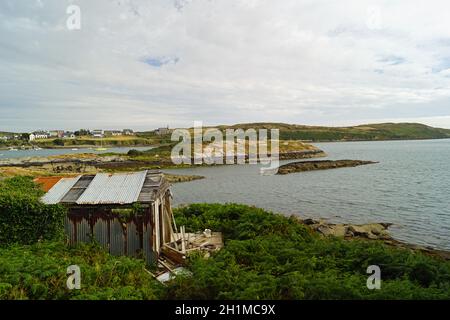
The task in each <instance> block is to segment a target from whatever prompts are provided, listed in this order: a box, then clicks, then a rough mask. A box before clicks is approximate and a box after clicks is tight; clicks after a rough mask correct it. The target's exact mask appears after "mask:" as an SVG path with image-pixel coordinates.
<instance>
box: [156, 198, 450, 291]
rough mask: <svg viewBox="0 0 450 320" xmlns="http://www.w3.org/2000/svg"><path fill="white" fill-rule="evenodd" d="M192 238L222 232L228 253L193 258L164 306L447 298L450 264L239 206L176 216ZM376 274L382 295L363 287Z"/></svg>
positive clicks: (201, 207) (200, 207)
mask: <svg viewBox="0 0 450 320" xmlns="http://www.w3.org/2000/svg"><path fill="white" fill-rule="evenodd" d="M175 215H176V220H177V225H186V229H187V230H190V231H197V230H203V229H205V228H210V229H212V230H215V231H221V232H223V235H224V240H225V247H224V248H223V249H222V250H220V251H219V252H217V253H216V254H214V255H213V256H212V257H211V258H209V259H208V260H205V259H203V258H201V257H192V258H191V259H190V262H189V263H190V269H191V271H192V272H193V276H192V277H178V278H177V279H175V280H174V281H173V282H172V283H171V284H170V285H169V287H168V289H167V291H166V295H165V296H164V297H165V298H169V299H450V262H448V261H447V262H446V261H443V260H440V259H435V258H432V257H429V256H425V255H423V254H421V253H414V252H410V251H407V250H403V249H397V248H392V247H388V246H386V245H385V244H383V243H381V242H376V241H362V240H361V241H358V240H352V241H346V240H341V239H336V238H322V237H319V236H318V235H317V234H315V233H311V231H310V230H309V229H308V227H306V226H304V225H301V224H299V223H298V222H297V221H295V219H293V218H287V217H284V216H281V215H275V214H272V213H270V212H267V211H264V210H262V209H258V208H253V207H248V206H244V205H235V204H227V205H218V204H195V205H191V206H188V207H185V208H181V209H176V210H175ZM369 265H378V266H380V268H381V270H382V271H381V272H382V274H381V277H382V288H381V290H369V289H368V288H367V286H366V281H367V277H368V276H369V275H368V274H367V273H366V270H367V267H368V266H369Z"/></svg>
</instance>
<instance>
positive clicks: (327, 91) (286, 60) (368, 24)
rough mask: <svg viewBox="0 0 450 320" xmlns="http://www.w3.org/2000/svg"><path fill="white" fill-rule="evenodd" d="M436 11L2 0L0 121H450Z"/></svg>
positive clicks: (427, 5) (447, 69) (383, 4)
mask: <svg viewBox="0 0 450 320" xmlns="http://www.w3.org/2000/svg"><path fill="white" fill-rule="evenodd" d="M70 5H77V6H78V7H79V8H80V12H81V29H80V30H70V29H69V28H68V27H67V20H68V19H69V22H73V21H74V20H72V19H71V18H73V16H72V15H71V14H70V13H69V14H68V13H67V8H68V7H69V6H70ZM448 12H450V2H449V1H446V0H442V1H434V0H428V1H419V0H417V1H416V0H414V1H412V0H409V1H406V0H405V1H399V0H397V1H393V0H389V1H375V0H373V1H365V0H351V1H350V0H349V1H346V0H344V1H331V0H330V1H321V0H283V1H277V0H247V1H244V0H240V1H238V0H142V1H138V0H95V1H92V0H72V1H69V0H1V1H0V131H1V130H16V131H28V130H35V129H51V128H66V129H77V128H81V127H86V128H98V127H100V128H123V127H130V128H133V129H139V130H142V129H151V128H154V127H159V126H165V125H167V124H169V125H170V126H171V127H176V126H192V125H193V121H194V120H197V121H203V123H204V124H208V125H215V124H232V123H241V122H255V121H277V122H287V123H299V124H323V125H353V124H359V123H370V122H384V121H395V122H400V121H418V122H423V123H426V124H430V125H434V126H440V127H447V128H450V19H449V18H448ZM69 25H70V24H69Z"/></svg>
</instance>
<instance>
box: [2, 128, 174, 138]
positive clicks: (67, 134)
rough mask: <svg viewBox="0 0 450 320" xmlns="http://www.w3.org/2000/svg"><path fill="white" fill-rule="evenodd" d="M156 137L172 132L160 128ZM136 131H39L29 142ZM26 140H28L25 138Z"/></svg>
mask: <svg viewBox="0 0 450 320" xmlns="http://www.w3.org/2000/svg"><path fill="white" fill-rule="evenodd" d="M153 132H154V133H155V134H156V135H160V136H163V135H167V134H170V132H171V130H170V129H169V126H167V127H163V128H158V129H156V130H154V131H153ZM134 134H135V133H134V131H133V130H131V129H123V130H103V129H95V130H79V131H75V132H73V131H65V130H39V131H34V132H31V133H30V134H29V135H28V137H29V138H28V139H29V141H34V140H39V139H57V138H59V139H75V138H76V136H91V137H94V138H103V137H112V136H131V135H134ZM19 139H24V138H23V135H22V136H21V135H19V134H14V135H2V136H0V141H8V140H19ZM25 139H26V138H25Z"/></svg>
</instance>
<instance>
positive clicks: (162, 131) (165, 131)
mask: <svg viewBox="0 0 450 320" xmlns="http://www.w3.org/2000/svg"><path fill="white" fill-rule="evenodd" d="M154 132H155V133H156V134H157V135H159V136H163V135H166V134H169V133H170V129H169V126H167V127H166V128H158V129H156V130H155V131H154Z"/></svg>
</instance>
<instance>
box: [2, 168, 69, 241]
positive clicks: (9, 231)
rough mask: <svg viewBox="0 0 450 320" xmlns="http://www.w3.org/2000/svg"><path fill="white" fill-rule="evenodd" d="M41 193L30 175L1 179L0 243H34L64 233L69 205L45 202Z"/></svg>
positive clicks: (58, 236) (56, 237) (55, 237)
mask: <svg viewBox="0 0 450 320" xmlns="http://www.w3.org/2000/svg"><path fill="white" fill-rule="evenodd" d="M42 195H43V192H42V191H41V190H40V189H39V186H37V185H36V184H35V183H34V182H33V181H32V178H30V177H15V178H11V179H7V180H4V181H2V182H0V244H2V245H5V244H11V243H20V244H31V243H34V242H36V241H38V240H50V239H58V238H60V237H61V236H63V234H64V216H65V214H66V209H65V208H64V207H63V206H61V205H45V204H43V203H42V202H41V201H40V197H41V196H42Z"/></svg>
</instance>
